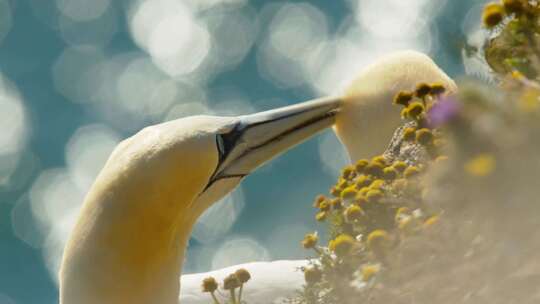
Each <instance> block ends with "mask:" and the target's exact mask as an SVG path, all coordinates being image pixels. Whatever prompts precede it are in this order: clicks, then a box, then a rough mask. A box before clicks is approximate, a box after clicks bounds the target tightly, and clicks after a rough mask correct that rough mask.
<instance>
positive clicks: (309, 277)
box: [304, 267, 322, 284]
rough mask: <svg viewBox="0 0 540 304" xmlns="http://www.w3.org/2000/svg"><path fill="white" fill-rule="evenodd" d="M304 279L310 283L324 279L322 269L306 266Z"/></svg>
mask: <svg viewBox="0 0 540 304" xmlns="http://www.w3.org/2000/svg"><path fill="white" fill-rule="evenodd" d="M304 279H305V280H306V283H308V284H315V283H317V282H319V281H320V280H321V279H322V271H321V270H320V269H319V268H318V267H309V268H305V269H304Z"/></svg>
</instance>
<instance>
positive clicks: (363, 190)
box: [356, 187, 371, 197]
mask: <svg viewBox="0 0 540 304" xmlns="http://www.w3.org/2000/svg"><path fill="white" fill-rule="evenodd" d="M369 190H371V188H369V187H364V188H362V189H360V190H359V191H358V194H357V195H356V197H359V196H366V195H367V193H368V192H369Z"/></svg>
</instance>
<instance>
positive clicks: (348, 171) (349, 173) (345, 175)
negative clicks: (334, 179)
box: [341, 166, 355, 179]
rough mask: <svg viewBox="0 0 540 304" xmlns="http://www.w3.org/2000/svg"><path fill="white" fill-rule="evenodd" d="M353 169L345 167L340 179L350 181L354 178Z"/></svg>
mask: <svg viewBox="0 0 540 304" xmlns="http://www.w3.org/2000/svg"><path fill="white" fill-rule="evenodd" d="M354 171H355V168H354V167H353V166H347V167H345V168H344V169H343V172H341V177H342V178H344V179H351V178H354V174H355V172H354Z"/></svg>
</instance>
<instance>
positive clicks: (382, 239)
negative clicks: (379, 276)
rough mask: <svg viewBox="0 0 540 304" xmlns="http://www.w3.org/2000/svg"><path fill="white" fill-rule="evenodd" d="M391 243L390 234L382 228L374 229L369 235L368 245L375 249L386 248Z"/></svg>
mask: <svg viewBox="0 0 540 304" xmlns="http://www.w3.org/2000/svg"><path fill="white" fill-rule="evenodd" d="M390 243H391V240H390V235H389V234H388V232H386V231H385V230H382V229H377V230H373V231H372V232H371V233H370V234H369V235H368V237H367V245H368V247H369V248H370V249H371V250H373V251H381V250H386V249H387V248H389V247H390Z"/></svg>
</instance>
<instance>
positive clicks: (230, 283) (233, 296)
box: [201, 268, 251, 304]
mask: <svg viewBox="0 0 540 304" xmlns="http://www.w3.org/2000/svg"><path fill="white" fill-rule="evenodd" d="M250 279H251V274H250V273H249V271H247V270H246V269H243V268H240V269H238V270H236V271H235V272H234V273H231V274H229V275H228V276H227V277H225V278H224V279H223V290H228V291H229V293H230V299H229V301H228V302H227V303H231V304H240V303H243V302H242V290H243V287H244V284H245V283H247V281H249V280H250ZM201 287H202V291H203V292H208V293H210V295H211V296H212V300H213V301H214V304H221V302H220V301H219V299H218V298H217V296H216V290H217V289H218V283H217V281H216V279H215V278H213V277H208V278H205V279H204V280H203V281H202V286H201ZM236 289H239V290H238V292H236Z"/></svg>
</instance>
